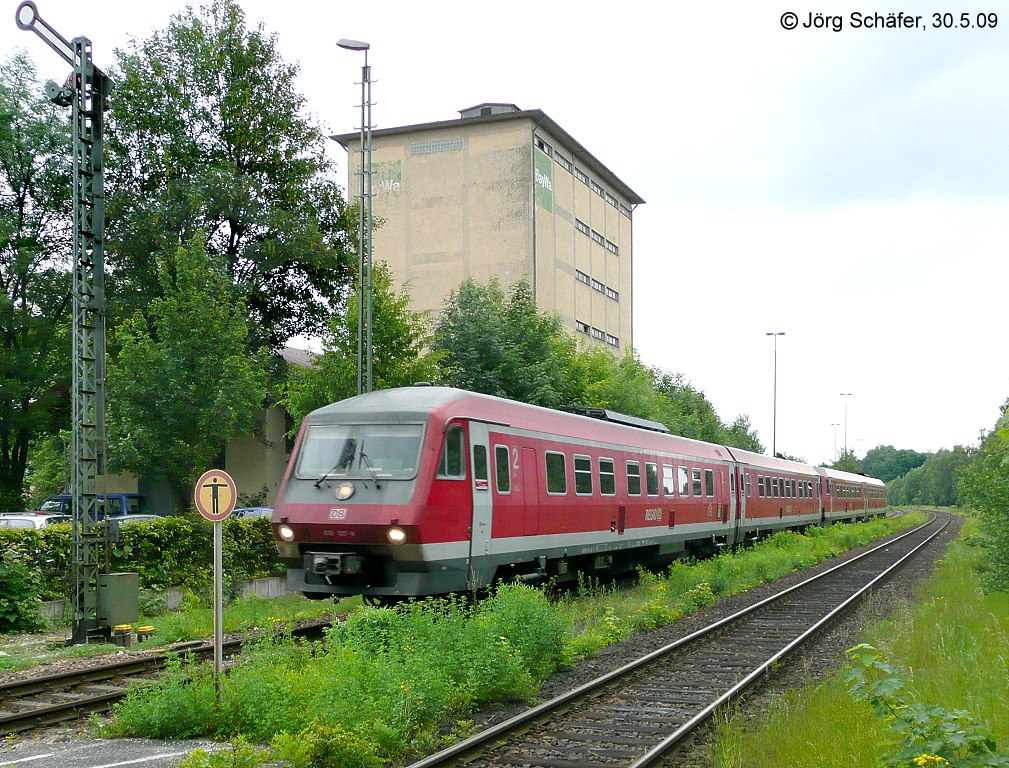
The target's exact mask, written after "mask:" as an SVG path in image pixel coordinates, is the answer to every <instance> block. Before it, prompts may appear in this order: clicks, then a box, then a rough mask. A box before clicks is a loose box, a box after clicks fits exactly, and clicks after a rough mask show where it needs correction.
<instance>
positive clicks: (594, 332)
mask: <svg viewBox="0 0 1009 768" xmlns="http://www.w3.org/2000/svg"><path fill="white" fill-rule="evenodd" d="M589 335H590V336H591V337H592V338H593V339H598V340H599V341H606V334H605V333H604V332H603V331H600V330H599V329H598V328H596V327H595V326H593V327H592V328H590V329H589Z"/></svg>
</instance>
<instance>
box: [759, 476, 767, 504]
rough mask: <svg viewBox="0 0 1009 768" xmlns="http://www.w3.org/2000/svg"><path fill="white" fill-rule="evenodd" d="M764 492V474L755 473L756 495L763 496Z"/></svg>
mask: <svg viewBox="0 0 1009 768" xmlns="http://www.w3.org/2000/svg"><path fill="white" fill-rule="evenodd" d="M765 495H766V494H765V493H764V476H763V475H757V497H758V498H761V499H762V498H764V496H765Z"/></svg>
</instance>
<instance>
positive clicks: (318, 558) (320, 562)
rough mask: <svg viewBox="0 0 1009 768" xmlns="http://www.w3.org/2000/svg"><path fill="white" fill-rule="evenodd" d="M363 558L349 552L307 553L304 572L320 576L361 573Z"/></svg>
mask: <svg viewBox="0 0 1009 768" xmlns="http://www.w3.org/2000/svg"><path fill="white" fill-rule="evenodd" d="M363 569H364V558H363V557H361V556H360V555H355V554H351V553H349V552H309V553H308V554H306V555H305V571H306V572H307V573H316V574H318V575H320V576H341V575H344V574H346V575H354V574H358V573H361V571H362V570H363Z"/></svg>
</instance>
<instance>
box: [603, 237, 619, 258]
mask: <svg viewBox="0 0 1009 768" xmlns="http://www.w3.org/2000/svg"><path fill="white" fill-rule="evenodd" d="M606 250H607V251H609V252H610V253H615V254H616V255H617V256H619V255H620V249H619V248H618V247H617V244H616V243H611V242H610V241H609V240H607V241H606Z"/></svg>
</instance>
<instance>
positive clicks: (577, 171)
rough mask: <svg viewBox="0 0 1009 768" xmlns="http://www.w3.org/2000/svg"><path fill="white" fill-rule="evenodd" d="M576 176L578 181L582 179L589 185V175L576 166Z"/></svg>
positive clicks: (583, 182) (582, 181)
mask: <svg viewBox="0 0 1009 768" xmlns="http://www.w3.org/2000/svg"><path fill="white" fill-rule="evenodd" d="M575 178H576V179H578V181H580V182H581V183H582V184H585V185H586V186H588V183H589V177H588V176H586V175H585V173H584V172H582V171H581V170H579V169H578V168H575Z"/></svg>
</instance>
